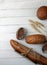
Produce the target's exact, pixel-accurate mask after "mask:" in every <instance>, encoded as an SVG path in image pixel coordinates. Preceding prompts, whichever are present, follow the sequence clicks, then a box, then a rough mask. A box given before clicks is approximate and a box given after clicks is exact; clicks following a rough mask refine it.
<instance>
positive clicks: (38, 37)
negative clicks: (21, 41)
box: [25, 34, 46, 44]
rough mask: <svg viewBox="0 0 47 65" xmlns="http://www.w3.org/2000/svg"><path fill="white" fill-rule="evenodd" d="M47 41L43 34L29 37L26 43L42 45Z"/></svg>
mask: <svg viewBox="0 0 47 65" xmlns="http://www.w3.org/2000/svg"><path fill="white" fill-rule="evenodd" d="M45 40H46V37H45V36H44V35H41V34H34V35H29V36H27V37H26V38H25V41H26V42H27V43H29V44H41V43H44V42H45Z"/></svg>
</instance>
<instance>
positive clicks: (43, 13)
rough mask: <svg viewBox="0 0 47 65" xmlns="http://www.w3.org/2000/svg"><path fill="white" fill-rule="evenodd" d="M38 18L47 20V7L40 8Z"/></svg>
mask: <svg viewBox="0 0 47 65" xmlns="http://www.w3.org/2000/svg"><path fill="white" fill-rule="evenodd" d="M37 17H38V18H39V19H41V20H45V19H47V6H42V7H40V8H38V10H37Z"/></svg>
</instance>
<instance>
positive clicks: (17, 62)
mask: <svg viewBox="0 0 47 65" xmlns="http://www.w3.org/2000/svg"><path fill="white" fill-rule="evenodd" d="M44 5H46V6H47V0H0V65H36V64H34V63H33V62H31V61H29V60H28V59H26V58H24V57H22V56H21V55H19V54H18V53H17V52H14V50H13V48H12V47H11V46H10V43H9V41H10V39H14V40H17V39H16V36H15V35H16V31H17V29H18V28H19V27H24V28H26V29H27V31H28V35H29V34H33V33H37V32H35V31H33V29H32V28H31V27H30V25H29V22H28V20H29V19H32V20H35V21H39V22H41V23H43V24H44V25H45V26H46V29H47V20H45V21H41V20H39V19H38V18H37V17H36V10H37V8H38V7H40V6H44ZM42 34H45V35H46V36H47V33H45V32H43V31H42ZM18 41H19V40H18ZM19 42H21V44H24V45H25V46H28V47H30V48H33V49H34V50H35V51H37V52H38V53H40V54H42V55H43V56H45V57H47V54H43V53H42V51H41V49H42V45H29V44H27V43H26V42H25V40H21V41H19Z"/></svg>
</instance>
